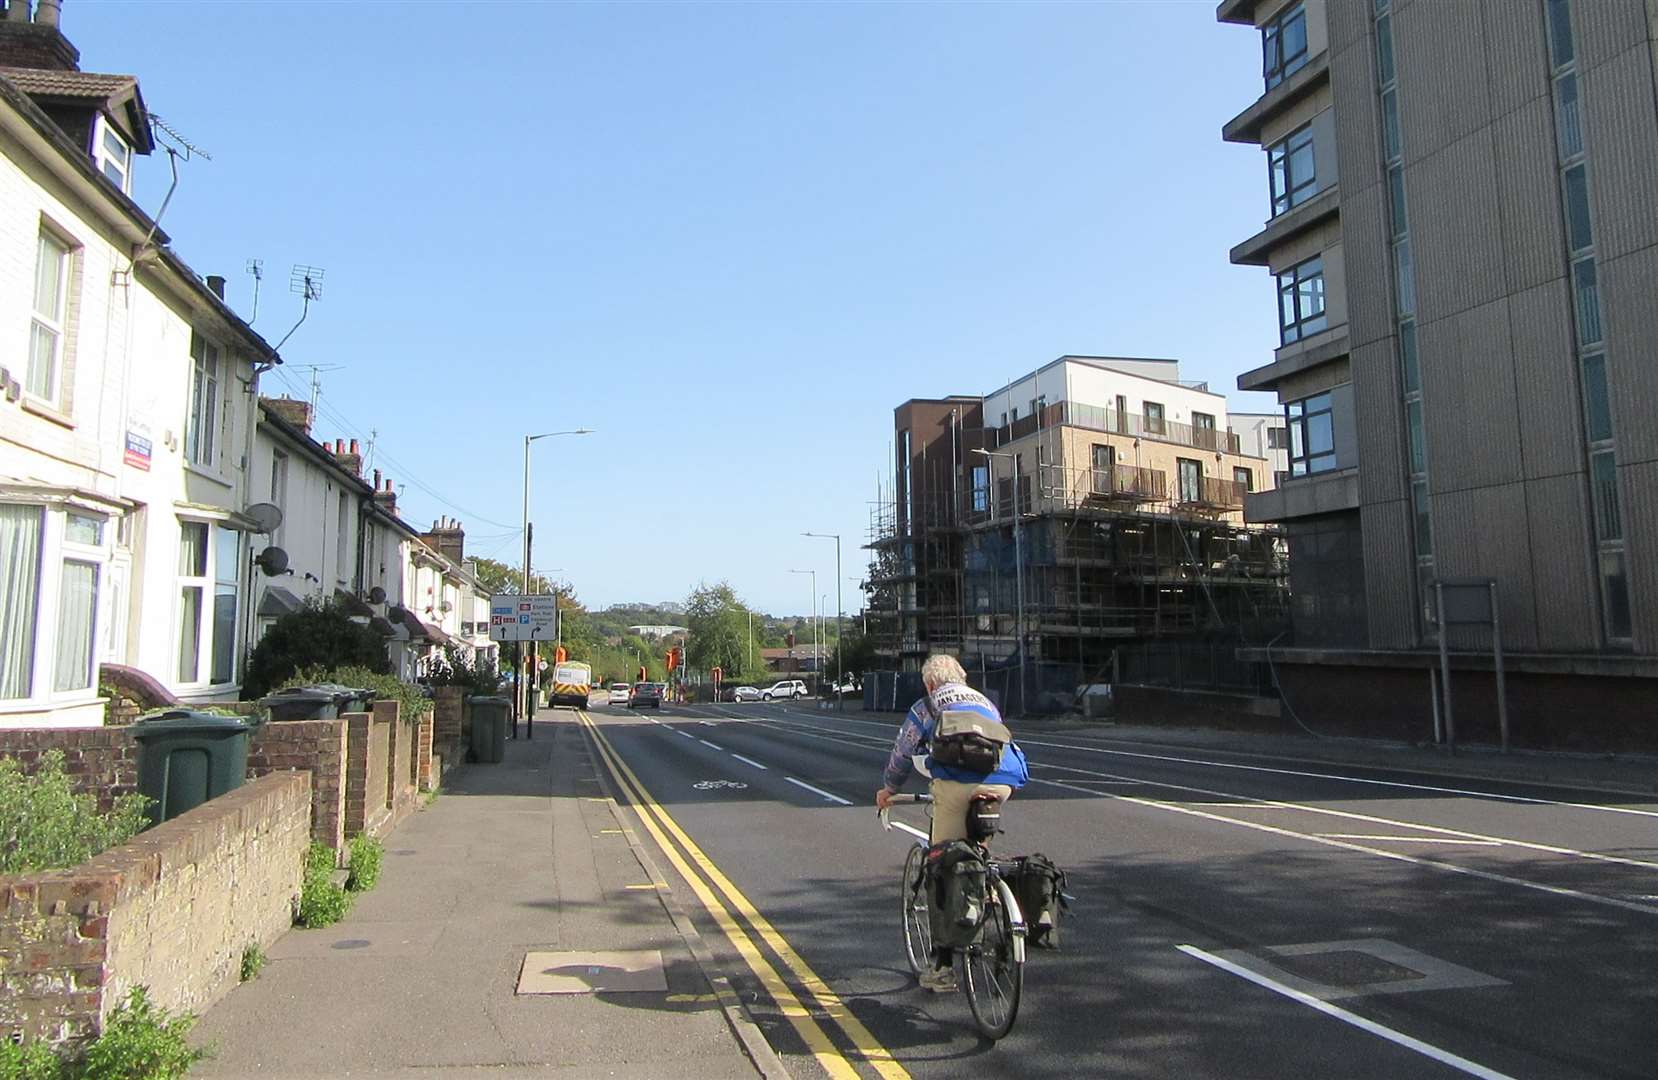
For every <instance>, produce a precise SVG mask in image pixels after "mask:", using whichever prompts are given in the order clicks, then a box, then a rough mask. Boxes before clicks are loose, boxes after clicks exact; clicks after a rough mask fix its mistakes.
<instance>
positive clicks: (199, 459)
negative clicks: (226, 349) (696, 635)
mask: <svg viewBox="0 0 1658 1080" xmlns="http://www.w3.org/2000/svg"><path fill="white" fill-rule="evenodd" d="M190 362H191V373H192V374H191V382H190V416H189V418H188V421H187V423H186V426H185V429H184V456H185V457H186V458H187V459H189V460H190V461H191V462H193V463H195V464H197V465H202V466H211V465H212V464H213V454H214V447H215V443H216V441H217V436H218V431H219V427H218V425H219V349H218V346H216V345H214V344H213V343H212V342H210V341H208V340H207V339H206V338H204V337H202V336H201V335H200V334H191V335H190Z"/></svg>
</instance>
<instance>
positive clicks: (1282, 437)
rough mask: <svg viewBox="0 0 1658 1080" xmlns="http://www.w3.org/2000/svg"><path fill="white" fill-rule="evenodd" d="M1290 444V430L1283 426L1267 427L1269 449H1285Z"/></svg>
mask: <svg viewBox="0 0 1658 1080" xmlns="http://www.w3.org/2000/svg"><path fill="white" fill-rule="evenodd" d="M1289 444H1290V443H1289V432H1287V431H1286V430H1284V429H1283V428H1281V427H1274V428H1267V449H1268V450H1283V449H1284V448H1286V447H1287V446H1289Z"/></svg>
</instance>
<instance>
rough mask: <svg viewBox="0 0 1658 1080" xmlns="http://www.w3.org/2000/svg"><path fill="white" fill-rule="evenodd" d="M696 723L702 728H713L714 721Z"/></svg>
mask: <svg viewBox="0 0 1658 1080" xmlns="http://www.w3.org/2000/svg"><path fill="white" fill-rule="evenodd" d="M697 723H699V724H701V725H702V726H703V727H713V726H714V721H712V720H698V721H697Z"/></svg>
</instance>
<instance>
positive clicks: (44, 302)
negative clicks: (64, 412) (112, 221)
mask: <svg viewBox="0 0 1658 1080" xmlns="http://www.w3.org/2000/svg"><path fill="white" fill-rule="evenodd" d="M69 264H70V253H69V245H67V244H65V243H64V242H63V241H62V240H59V239H58V238H57V237H56V236H54V235H52V234H51V233H49V232H47V231H46V230H44V229H42V230H41V232H40V238H39V241H38V243H37V244H36V247H35V290H34V318H33V319H32V320H31V322H30V324H29V371H28V377H27V383H26V388H27V389H28V391H29V393H30V394H31V395H32V396H34V397H37V398H39V399H40V400H41V401H44V402H46V403H48V404H50V405H52V406H54V407H57V406H59V405H61V403H62V398H63V367H64V364H63V351H64V349H63V346H64V338H65V333H64V322H65V311H66V309H67V308H68V304H69Z"/></svg>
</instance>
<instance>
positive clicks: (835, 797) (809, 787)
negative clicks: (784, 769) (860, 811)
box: [783, 776, 852, 806]
mask: <svg viewBox="0 0 1658 1080" xmlns="http://www.w3.org/2000/svg"><path fill="white" fill-rule="evenodd" d="M783 779H785V780H787V781H788V782H789V783H791V784H793V785H794V786H795V787H803V788H805V789H806V790H807V791H810V792H812V793H813V794H815V795H822V796H823V797H824V798H825V799H828V800H829V801H830V802H834V803H840V804H841V805H842V806H851V805H852V800H850V799H843V798H841V797H840V796H839V795H831V794H829V792H827V791H824V790H823V789H822V788H820V787H813V786H812V785H810V784H808V783H806V781H804V780H796V779H795V778H794V777H792V776H785V777H784V778H783Z"/></svg>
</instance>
